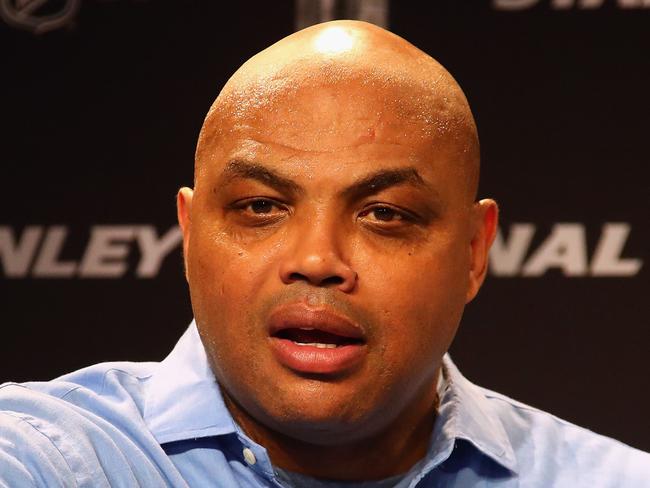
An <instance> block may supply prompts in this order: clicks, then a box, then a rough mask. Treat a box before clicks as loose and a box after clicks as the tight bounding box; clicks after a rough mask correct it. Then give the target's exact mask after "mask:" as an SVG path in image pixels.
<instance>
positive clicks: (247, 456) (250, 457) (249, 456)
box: [242, 447, 257, 465]
mask: <svg viewBox="0 0 650 488" xmlns="http://www.w3.org/2000/svg"><path fill="white" fill-rule="evenodd" d="M242 453H243V454H244V461H246V462H247V463H248V464H250V465H253V464H255V463H256V462H257V459H255V454H253V451H251V450H250V449H249V448H248V447H245V448H244V450H243V451H242Z"/></svg>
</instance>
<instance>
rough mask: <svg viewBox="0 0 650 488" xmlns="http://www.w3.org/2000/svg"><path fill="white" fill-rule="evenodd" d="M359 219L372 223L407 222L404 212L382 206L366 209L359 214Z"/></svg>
mask: <svg viewBox="0 0 650 488" xmlns="http://www.w3.org/2000/svg"><path fill="white" fill-rule="evenodd" d="M359 217H360V218H362V219H364V220H367V221H370V222H373V223H383V222H397V221H401V220H408V216H407V215H406V214H405V212H402V211H399V210H397V209H395V208H392V207H388V206H384V205H376V206H373V207H370V208H366V209H364V210H363V211H361V213H359Z"/></svg>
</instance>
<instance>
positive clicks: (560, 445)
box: [479, 387, 650, 487]
mask: <svg viewBox="0 0 650 488" xmlns="http://www.w3.org/2000/svg"><path fill="white" fill-rule="evenodd" d="M479 388H480V387H479ZM480 389H481V391H482V392H483V394H484V395H485V398H486V399H487V401H488V403H489V406H490V408H491V410H492V411H493V412H494V414H496V415H497V416H498V417H499V419H500V421H501V423H502V425H503V426H504V428H505V431H506V433H507V435H508V437H509V440H510V443H511V445H512V447H513V451H514V453H515V456H516V458H517V464H518V471H519V473H520V477H521V478H523V479H526V478H530V479H537V480H544V482H545V483H547V485H546V486H590V487H591V486H594V487H595V486H597V487H610V486H611V487H614V486H616V487H650V454H648V453H645V452H642V451H640V450H638V449H635V448H633V447H630V446H628V445H626V444H624V443H622V442H619V441H617V440H614V439H611V438H608V437H605V436H603V435H600V434H596V433H595V432H592V431H590V430H588V429H585V428H583V427H579V426H577V425H575V424H572V423H571V422H567V421H566V420H562V419H560V418H558V417H556V416H555V415H552V414H550V413H547V412H544V411H542V410H539V409H537V408H535V407H531V406H529V405H526V404H524V403H521V402H519V401H516V400H513V399H511V398H509V397H507V396H505V395H502V394H500V393H496V392H494V391H491V390H487V389H485V388H480Z"/></svg>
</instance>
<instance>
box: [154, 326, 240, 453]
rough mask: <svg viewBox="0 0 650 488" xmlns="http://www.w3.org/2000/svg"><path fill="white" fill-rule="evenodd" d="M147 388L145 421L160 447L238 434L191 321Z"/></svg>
mask: <svg viewBox="0 0 650 488" xmlns="http://www.w3.org/2000/svg"><path fill="white" fill-rule="evenodd" d="M146 388H147V391H146V400H145V405H144V415H143V416H144V421H145V423H146V424H147V426H148V427H149V430H150V431H151V432H152V434H153V435H154V437H155V438H156V440H157V441H158V442H159V443H161V444H163V443H166V442H173V441H178V440H183V439H191V438H199V437H207V436H216V435H225V434H232V433H235V432H236V431H237V428H236V427H235V422H234V420H233V419H232V417H231V415H230V412H229V411H228V409H227V408H226V405H225V403H224V401H223V397H222V396H221V392H220V391H219V386H218V385H217V382H216V380H215V378H214V374H213V373H212V370H211V369H210V365H209V363H208V359H207V356H206V353H205V349H204V348H203V343H202V342H201V338H200V337H199V333H198V330H197V328H196V323H195V322H194V321H192V323H191V324H190V326H189V327H188V329H187V330H186V331H185V333H184V334H183V336H182V337H181V339H180V340H179V341H178V343H177V344H176V346H175V347H174V349H173V350H172V352H171V353H170V354H169V356H167V357H166V358H165V359H164V360H163V361H162V362H161V363H160V364H159V365H158V368H157V369H156V371H155V372H154V373H153V375H152V376H151V377H150V378H149V381H148V382H147V385H146Z"/></svg>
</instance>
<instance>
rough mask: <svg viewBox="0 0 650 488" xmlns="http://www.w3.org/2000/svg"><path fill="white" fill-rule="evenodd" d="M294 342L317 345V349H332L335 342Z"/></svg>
mask: <svg viewBox="0 0 650 488" xmlns="http://www.w3.org/2000/svg"><path fill="white" fill-rule="evenodd" d="M294 344H297V345H299V346H312V347H318V348H319V349H334V348H335V347H336V344H324V343H322V342H294Z"/></svg>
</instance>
